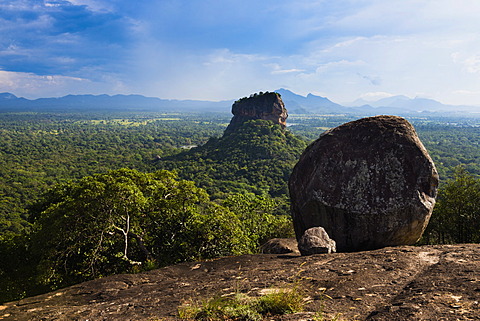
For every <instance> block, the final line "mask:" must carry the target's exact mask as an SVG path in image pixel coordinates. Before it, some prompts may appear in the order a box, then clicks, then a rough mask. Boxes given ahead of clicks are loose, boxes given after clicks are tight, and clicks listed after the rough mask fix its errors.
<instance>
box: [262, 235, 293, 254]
mask: <svg viewBox="0 0 480 321" xmlns="http://www.w3.org/2000/svg"><path fill="white" fill-rule="evenodd" d="M260 252H261V253H263V254H287V253H297V254H300V252H299V251H298V244H297V240H296V239H295V238H284V239H281V238H275V239H271V240H268V241H267V242H266V243H265V244H263V245H262V246H261V247H260Z"/></svg>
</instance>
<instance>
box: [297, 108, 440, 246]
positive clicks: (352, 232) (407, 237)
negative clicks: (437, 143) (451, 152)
mask: <svg viewBox="0 0 480 321" xmlns="http://www.w3.org/2000/svg"><path fill="white" fill-rule="evenodd" d="M437 186H438V174H437V171H436V169H435V166H434V164H433V162H432V160H431V158H430V156H429V155H428V153H427V151H426V150H425V148H424V147H423V145H422V143H421V142H420V140H419V138H418V136H417V134H416V132H415V129H414V128H413V126H412V125H411V124H410V123H409V122H408V121H406V120H405V119H403V118H401V117H396V116H376V117H369V118H363V119H360V120H357V121H353V122H350V123H346V124H343V125H341V126H339V127H337V128H334V129H331V130H329V131H327V132H325V133H324V134H322V135H321V136H320V138H319V139H317V140H316V141H315V142H313V143H312V144H311V145H310V146H308V147H307V149H306V150H305V151H304V153H303V154H302V156H301V158H300V160H299V162H298V163H297V165H296V166H295V168H294V169H293V173H292V175H291V177H290V180H289V189H290V197H291V204H292V205H291V210H292V216H293V223H294V227H295V233H296V236H297V240H300V238H301V237H302V235H303V234H304V232H305V231H306V230H307V229H309V228H311V227H316V226H321V227H323V228H324V229H325V230H326V232H327V233H328V235H329V236H330V237H331V238H332V239H333V240H335V241H336V245H337V251H340V252H349V251H359V250H369V249H376V248H381V247H385V246H396V245H410V244H414V243H415V242H416V241H417V240H418V239H419V238H420V237H421V235H422V233H423V231H424V229H425V227H426V226H427V224H428V221H429V219H430V215H431V213H432V210H433V206H434V204H435V197H436V194H437Z"/></svg>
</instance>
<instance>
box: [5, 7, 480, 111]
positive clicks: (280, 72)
mask: <svg viewBox="0 0 480 321" xmlns="http://www.w3.org/2000/svg"><path fill="white" fill-rule="evenodd" d="M479 16H480V2H479V1H475V0H435V1H433V0H392V1H382V0H370V1H368V0H361V1H358V0H338V1H324V0H317V1H311V0H283V1H282V0H276V1H274V0H265V1H253V0H243V1H233V0H207V1H186V0H152V1H140V2H137V1H127V0H118V1H107V0H70V1H66V0H45V1H41V0H3V1H1V2H0V34H1V35H2V37H1V39H0V92H11V93H13V94H15V95H17V96H22V97H26V98H38V97H52V96H53V97H58V96H64V95H67V94H103V93H105V94H141V95H145V96H151V97H160V98H170V99H198V100H226V99H235V98H238V97H243V96H245V95H248V94H250V93H253V92H258V91H265V90H275V89H278V88H286V89H289V90H291V91H294V92H296V93H298V94H302V95H306V94H307V93H313V94H315V95H320V96H324V97H328V98H329V99H331V100H333V101H335V102H340V103H341V102H350V101H354V100H356V99H358V98H363V99H366V100H375V99H380V98H384V97H389V96H393V95H406V96H409V97H412V98H413V97H424V98H431V99H435V100H438V101H441V102H442V103H446V104H455V105H461V104H464V105H478V106H480V33H478V30H480V20H479V19H478V17H479Z"/></svg>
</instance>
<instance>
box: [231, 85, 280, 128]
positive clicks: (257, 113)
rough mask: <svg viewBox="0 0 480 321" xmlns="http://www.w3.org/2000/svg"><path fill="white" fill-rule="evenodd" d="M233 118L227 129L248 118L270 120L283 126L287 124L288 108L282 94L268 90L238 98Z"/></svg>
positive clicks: (233, 110) (234, 106)
mask: <svg viewBox="0 0 480 321" xmlns="http://www.w3.org/2000/svg"><path fill="white" fill-rule="evenodd" d="M232 114H233V118H232V120H231V121H230V125H228V128H227V131H232V130H234V129H235V128H236V127H238V126H239V125H241V124H242V123H244V122H246V121H248V120H255V119H263V120H270V121H272V122H274V123H275V124H279V125H281V126H282V127H283V128H285V127H286V126H287V117H288V113H287V109H286V108H285V104H284V103H283V101H282V98H281V97H280V94H278V93H273V92H267V93H260V94H254V95H251V96H250V97H248V98H246V97H245V98H242V99H239V100H237V101H236V102H235V103H234V104H233V106H232Z"/></svg>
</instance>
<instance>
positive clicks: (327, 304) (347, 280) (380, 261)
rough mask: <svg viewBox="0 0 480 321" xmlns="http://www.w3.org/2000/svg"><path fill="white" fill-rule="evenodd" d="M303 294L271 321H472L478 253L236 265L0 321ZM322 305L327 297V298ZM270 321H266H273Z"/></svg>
mask: <svg viewBox="0 0 480 321" xmlns="http://www.w3.org/2000/svg"><path fill="white" fill-rule="evenodd" d="M293 284H296V285H298V284H301V285H302V288H303V289H304V290H305V296H308V297H309V298H310V299H309V300H308V303H307V306H306V311H307V312H305V313H299V314H293V315H284V316H281V317H277V318H275V320H285V321H286V320H308V319H313V318H314V317H316V318H317V319H318V314H317V315H315V313H318V312H323V314H324V317H325V320H331V319H332V318H333V317H334V316H335V315H337V314H338V313H340V314H341V318H340V320H376V321H377V320H385V321H396V320H399V321H400V320H401V321H404V320H478V319H479V315H480V304H479V301H480V245H479V244H466V245H444V246H418V247H414V246H402V247H394V248H384V249H380V250H374V251H368V252H355V253H333V254H330V255H328V256H326V255H323V254H318V255H311V256H299V255H272V254H259V255H243V256H238V257H225V258H221V259H217V260H213V261H207V262H193V263H182V264H179V265H175V266H170V267H166V268H162V269H159V270H154V271H150V272H145V273H140V274H124V275H116V276H111V277H106V278H103V279H99V280H94V281H89V282H85V283H81V284H78V285H75V286H72V287H68V288H65V289H60V290H57V291H55V292H51V293H47V294H43V295H39V296H35V297H31V298H26V299H23V300H21V301H16V302H9V303H5V304H0V319H2V320H29V321H36V320H118V321H126V320H139V321H141V320H150V321H152V320H173V319H175V316H176V311H177V307H178V306H179V305H181V304H182V303H184V302H188V301H189V300H202V299H206V298H209V297H213V296H215V295H228V294H232V293H236V291H241V292H244V293H247V294H249V295H257V294H259V293H260V292H262V291H263V290H265V289H272V288H285V287H289V286H292V285H293ZM326 295H327V296H328V297H327V296H326ZM272 319H274V318H268V319H267V320H272Z"/></svg>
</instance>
